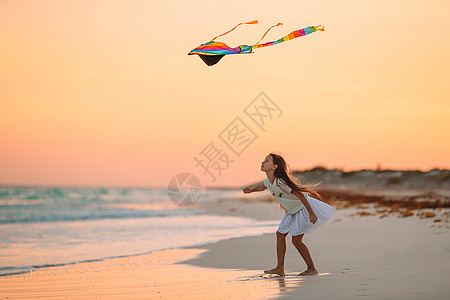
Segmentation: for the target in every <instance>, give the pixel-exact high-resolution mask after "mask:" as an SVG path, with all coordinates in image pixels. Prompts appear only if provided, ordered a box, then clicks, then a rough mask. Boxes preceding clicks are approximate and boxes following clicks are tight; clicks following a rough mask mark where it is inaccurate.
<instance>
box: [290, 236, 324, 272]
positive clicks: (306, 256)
mask: <svg viewBox="0 0 450 300" xmlns="http://www.w3.org/2000/svg"><path fill="white" fill-rule="evenodd" d="M303 236H304V234H301V235H297V236H293V237H292V244H294V246H295V248H296V249H297V251H298V252H299V253H300V255H301V256H302V257H303V260H304V261H305V263H306V266H307V267H308V268H307V269H306V271H304V272H302V273H300V274H298V275H299V276H305V275H316V274H318V273H319V272H317V269H316V267H315V266H314V262H313V260H312V257H311V254H310V253H309V250H308V247H306V245H305V244H303V242H302V239H303Z"/></svg>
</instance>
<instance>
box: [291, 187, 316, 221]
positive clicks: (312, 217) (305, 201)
mask: <svg viewBox="0 0 450 300" xmlns="http://www.w3.org/2000/svg"><path fill="white" fill-rule="evenodd" d="M292 195H294V196H296V197H297V198H298V199H300V201H302V203H303V205H304V206H305V207H306V210H307V211H308V214H309V220H310V221H311V223H313V224H314V223H316V221H317V216H316V214H315V213H314V211H313V209H312V208H311V205H309V202H308V199H306V197H305V195H303V194H302V193H300V192H297V191H292Z"/></svg>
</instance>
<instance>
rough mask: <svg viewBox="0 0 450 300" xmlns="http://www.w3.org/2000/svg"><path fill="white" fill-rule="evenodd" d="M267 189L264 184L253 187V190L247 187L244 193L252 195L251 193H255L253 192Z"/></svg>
mask: <svg viewBox="0 0 450 300" xmlns="http://www.w3.org/2000/svg"><path fill="white" fill-rule="evenodd" d="M266 188H267V187H266V186H265V185H264V183H260V184H258V185H256V186H254V187H252V188H248V187H246V188H244V189H243V191H244V194H250V193H253V192H261V191H264V190H265V189H266Z"/></svg>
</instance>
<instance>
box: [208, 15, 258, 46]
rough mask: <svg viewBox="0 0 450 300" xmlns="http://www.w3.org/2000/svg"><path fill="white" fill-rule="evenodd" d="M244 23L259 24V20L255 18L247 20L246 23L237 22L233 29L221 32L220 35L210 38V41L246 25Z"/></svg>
mask: <svg viewBox="0 0 450 300" xmlns="http://www.w3.org/2000/svg"><path fill="white" fill-rule="evenodd" d="M244 24H258V20H253V21H250V22H245V23H239V24H237V25H236V26H234V27H233V29H231V30H228V31H227V32H225V33H222V34H220V35H218V36H216V37H214V38H212V39H211V40H210V42H212V41H214V40H215V39H217V38H218V37H219V36H223V35H225V34H228V33H230V32H232V31H233V30H235V29H236V28H237V27H238V26H240V25H244Z"/></svg>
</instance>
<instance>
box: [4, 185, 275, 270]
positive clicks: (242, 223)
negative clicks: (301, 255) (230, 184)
mask: <svg viewBox="0 0 450 300" xmlns="http://www.w3.org/2000/svg"><path fill="white" fill-rule="evenodd" d="M238 197H242V191H240V190H231V189H211V190H208V189H206V190H204V191H203V192H202V195H201V197H200V199H199V200H198V201H216V202H217V201H219V200H220V199H231V198H238ZM198 207H200V206H198ZM198 207H196V206H189V207H180V206H177V205H175V204H174V203H172V201H171V200H170V198H169V196H168V192H167V189H166V188H121V187H113V188H111V187H108V188H98V187H18V186H0V276H4V275H14V274H20V273H26V272H32V271H34V270H36V269H38V268H43V267H50V266H60V265H67V264H76V263H81V262H90V261H98V260H104V259H108V258H115V257H126V256H133V255H140V254H147V253H151V252H154V251H158V250H164V249H173V248H182V247H190V246H200V245H205V244H209V243H214V242H218V241H221V240H225V239H230V238H236V237H244V236H256V235H262V234H264V233H269V232H274V231H275V230H276V228H277V226H278V221H276V220H274V221H258V220H255V219H252V218H246V217H235V216H220V215H214V214H210V213H206V212H205V211H203V210H201V209H199V208H198Z"/></svg>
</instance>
